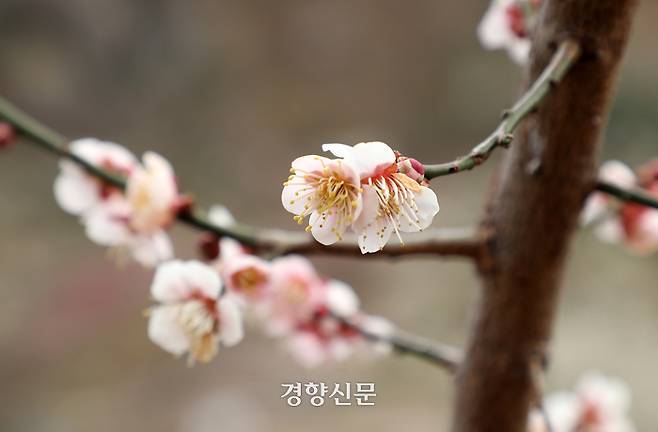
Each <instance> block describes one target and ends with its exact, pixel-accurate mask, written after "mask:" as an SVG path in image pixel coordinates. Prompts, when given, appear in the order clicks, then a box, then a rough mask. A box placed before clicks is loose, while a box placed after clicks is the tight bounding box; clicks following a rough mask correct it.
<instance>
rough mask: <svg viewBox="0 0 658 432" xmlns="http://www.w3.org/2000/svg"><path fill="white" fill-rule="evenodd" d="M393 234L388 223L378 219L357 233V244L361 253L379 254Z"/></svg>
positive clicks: (380, 218) (391, 227)
mask: <svg viewBox="0 0 658 432" xmlns="http://www.w3.org/2000/svg"><path fill="white" fill-rule="evenodd" d="M392 233H393V226H392V224H391V223H390V221H388V220H386V219H384V218H382V217H378V218H376V219H375V220H374V221H372V222H370V223H369V224H367V225H366V226H365V228H363V230H361V231H360V232H359V237H358V242H359V247H360V248H361V253H364V254H365V253H371V252H379V251H380V250H382V248H383V247H384V246H385V245H386V243H387V242H388V240H389V239H390V238H391V234H392Z"/></svg>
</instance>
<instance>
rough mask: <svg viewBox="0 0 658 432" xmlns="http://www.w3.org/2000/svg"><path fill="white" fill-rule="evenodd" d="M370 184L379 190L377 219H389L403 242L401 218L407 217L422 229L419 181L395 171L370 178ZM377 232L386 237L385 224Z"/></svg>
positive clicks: (411, 222)
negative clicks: (418, 196)
mask: <svg viewBox="0 0 658 432" xmlns="http://www.w3.org/2000/svg"><path fill="white" fill-rule="evenodd" d="M368 184H369V185H370V186H372V188H373V189H374V190H375V192H377V198H378V199H379V208H378V209H377V219H383V220H385V221H388V222H389V223H390V225H391V226H392V227H393V230H394V231H395V234H396V235H397V236H398V239H399V240H400V242H401V243H404V242H403V241H402V236H400V218H404V219H406V220H407V221H408V222H409V224H411V225H413V226H415V227H417V228H418V229H419V230H420V218H419V217H418V212H419V210H418V205H417V204H416V196H415V193H417V192H420V185H419V184H418V182H416V181H414V180H412V179H410V178H409V177H408V176H406V175H405V174H402V173H393V174H391V175H388V176H379V177H374V178H372V177H371V178H369V179H368ZM383 225H384V226H382V228H381V229H380V231H378V232H377V233H376V235H378V236H379V237H381V238H383V237H384V231H385V229H386V228H385V225H386V224H383Z"/></svg>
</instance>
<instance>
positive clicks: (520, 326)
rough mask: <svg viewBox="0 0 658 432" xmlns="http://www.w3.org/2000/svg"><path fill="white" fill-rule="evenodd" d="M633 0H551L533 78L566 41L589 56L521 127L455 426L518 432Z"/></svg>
mask: <svg viewBox="0 0 658 432" xmlns="http://www.w3.org/2000/svg"><path fill="white" fill-rule="evenodd" d="M635 5H636V1H635V0H552V1H548V2H546V4H545V6H544V9H543V11H542V17H541V24H540V29H539V31H538V32H537V33H536V35H535V40H534V41H533V42H534V43H533V53H532V59H531V64H530V67H529V69H528V73H527V75H528V82H532V80H534V79H535V78H536V77H537V76H538V74H539V73H540V72H541V71H542V70H543V68H544V67H545V66H546V64H547V62H548V61H549V59H550V57H551V55H552V54H553V52H554V50H555V47H556V45H557V43H559V42H560V41H562V40H564V39H565V38H572V39H575V40H576V41H578V42H579V43H580V44H581V47H582V56H581V59H580V60H579V61H578V63H577V64H575V65H574V66H573V68H572V69H571V71H570V72H569V73H568V75H567V77H566V78H565V79H564V81H563V82H561V83H560V84H559V85H558V86H557V87H556V88H555V89H554V91H553V92H552V93H551V94H550V95H549V96H548V97H547V99H546V100H545V102H544V103H543V104H542V105H541V107H540V108H539V109H538V111H537V112H536V113H535V114H533V115H532V116H531V117H530V118H528V119H527V120H526V121H525V123H524V124H523V125H522V126H521V128H520V129H519V131H518V133H517V134H516V137H515V139H514V142H513V143H512V147H511V151H510V154H509V156H508V158H507V159H506V162H505V165H504V167H503V170H502V175H501V178H500V185H499V187H498V188H497V191H496V192H495V193H494V194H493V195H492V200H491V203H490V206H489V211H488V214H487V216H486V218H485V220H484V222H483V225H484V230H483V231H484V232H486V233H489V234H488V235H489V238H488V240H487V253H486V256H487V257H486V259H485V260H483V261H482V263H481V265H480V267H481V268H480V272H481V275H482V280H483V294H482V298H481V300H480V303H479V305H478V311H477V315H476V320H475V323H474V328H473V332H472V336H471V338H470V341H469V346H468V349H467V355H466V360H465V362H464V364H463V366H462V368H461V370H460V371H459V374H458V380H457V399H456V407H455V415H454V421H453V431H455V432H487V431H496V432H521V431H524V430H525V427H526V418H527V412H528V410H529V408H530V406H531V404H532V403H533V399H534V393H535V388H534V387H535V383H534V380H533V375H534V374H533V368H534V366H535V365H536V363H537V360H538V359H543V358H545V355H546V352H545V351H546V347H547V344H548V341H549V339H550V336H551V328H552V323H553V320H554V315H555V309H556V303H557V299H558V292H559V286H560V280H561V275H562V272H563V271H562V268H563V265H564V261H565V256H566V254H567V250H568V246H569V241H570V238H571V237H572V234H573V232H574V230H575V228H576V225H577V220H578V215H579V212H580V208H581V204H582V200H583V197H584V196H585V195H586V193H587V191H588V188H591V185H592V178H593V177H592V176H593V173H594V168H595V162H596V159H597V150H598V143H599V141H600V137H601V132H602V129H603V126H604V124H605V121H604V120H605V118H606V115H607V112H608V108H609V104H610V100H611V93H612V88H613V84H614V81H615V76H616V72H617V69H618V66H619V63H620V60H621V57H622V54H623V51H624V46H625V45H626V41H627V38H628V33H629V28H630V22H631V15H632V12H633V10H634V8H635Z"/></svg>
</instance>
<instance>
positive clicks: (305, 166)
mask: <svg viewBox="0 0 658 432" xmlns="http://www.w3.org/2000/svg"><path fill="white" fill-rule="evenodd" d="M330 161H331V159H328V158H326V157H324V156H318V155H307V156H301V157H298V158H297V159H295V160H294V161H292V168H293V169H294V170H300V171H302V172H304V173H311V172H322V171H323V170H324V167H325V166H327V164H328V163H329V162H330Z"/></svg>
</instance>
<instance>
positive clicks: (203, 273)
mask: <svg viewBox="0 0 658 432" xmlns="http://www.w3.org/2000/svg"><path fill="white" fill-rule="evenodd" d="M182 272H183V279H184V281H185V283H186V284H187V285H188V286H191V287H192V288H193V289H194V291H195V292H197V293H200V294H202V295H203V296H205V297H207V298H209V299H216V298H218V297H219V295H220V293H221V292H222V281H221V279H220V278H219V275H218V274H217V271H216V270H215V269H214V268H212V267H210V266H208V265H206V264H204V263H202V262H199V261H187V262H185V263H184V264H183V269H182Z"/></svg>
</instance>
